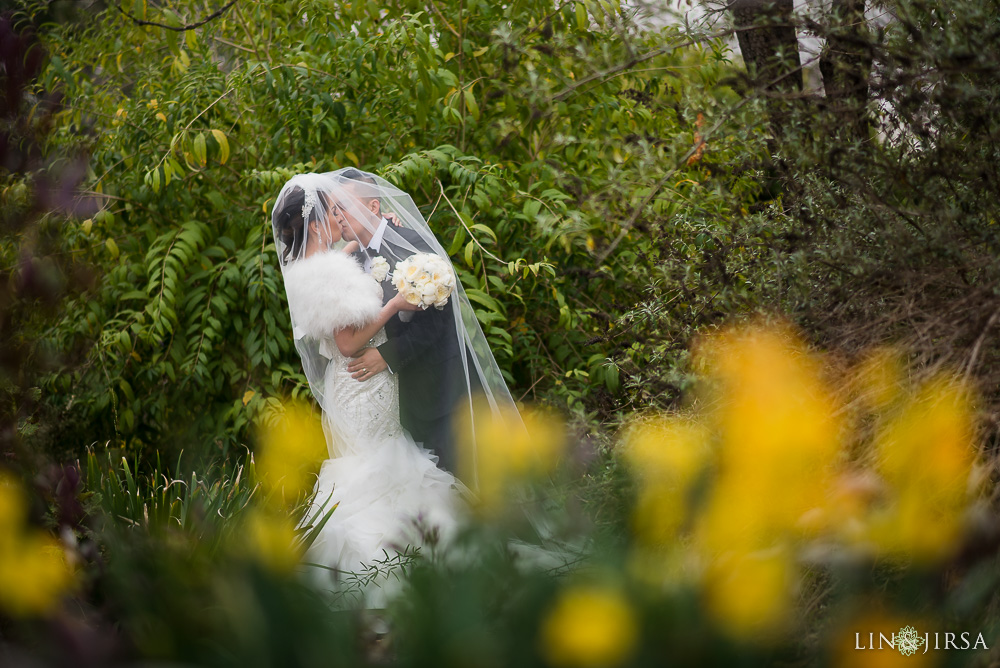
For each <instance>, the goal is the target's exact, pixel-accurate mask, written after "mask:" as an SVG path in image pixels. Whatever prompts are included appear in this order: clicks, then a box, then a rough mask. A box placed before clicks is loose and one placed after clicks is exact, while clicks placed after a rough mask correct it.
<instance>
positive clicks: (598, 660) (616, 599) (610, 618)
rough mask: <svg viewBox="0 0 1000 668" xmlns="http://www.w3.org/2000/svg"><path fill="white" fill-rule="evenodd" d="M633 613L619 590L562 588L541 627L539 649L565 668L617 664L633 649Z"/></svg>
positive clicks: (635, 628) (635, 636)
mask: <svg viewBox="0 0 1000 668" xmlns="http://www.w3.org/2000/svg"><path fill="white" fill-rule="evenodd" d="M638 635H639V630H638V622H637V620H636V616H635V614H634V612H633V611H632V608H631V606H629V604H628V601H626V600H625V597H624V596H623V595H622V593H621V592H620V591H618V590H617V589H614V588H611V587H604V586H576V587H572V588H570V589H567V590H565V591H563V592H562V593H561V594H560V595H559V597H558V598H557V600H556V602H555V605H554V606H553V608H552V609H551V610H550V611H549V614H548V616H547V617H546V618H545V620H544V621H543V623H542V628H541V636H540V640H541V652H542V656H543V657H544V658H545V660H546V661H548V663H550V664H551V665H553V666H560V667H565V668H575V667H579V668H605V667H610V666H617V665H620V664H621V663H622V662H624V661H625V660H626V659H628V658H629V656H631V654H632V652H633V651H634V650H635V645H636V641H637V640H638Z"/></svg>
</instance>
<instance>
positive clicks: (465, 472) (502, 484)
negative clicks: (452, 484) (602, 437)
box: [459, 405, 566, 514]
mask: <svg viewBox="0 0 1000 668" xmlns="http://www.w3.org/2000/svg"><path fill="white" fill-rule="evenodd" d="M475 414H476V416H477V418H479V419H477V420H476V423H475V433H474V441H473V439H472V438H470V437H468V436H467V437H464V438H463V439H462V442H461V450H460V453H459V454H460V459H459V467H460V469H459V470H460V471H461V472H462V476H461V477H462V479H463V480H465V481H468V482H469V483H470V484H471V485H473V486H474V487H475V491H476V493H477V495H478V497H479V498H478V507H479V509H480V510H481V511H482V512H485V513H487V514H493V513H496V512H498V511H500V510H502V509H503V508H504V507H505V506H506V502H507V500H508V498H509V492H510V491H511V488H512V487H513V486H515V485H516V484H517V483H519V482H524V481H528V480H532V479H535V478H537V477H539V476H543V475H545V474H547V473H549V472H551V471H552V470H553V469H554V468H555V467H556V465H557V464H558V462H559V457H560V455H561V454H562V449H563V445H564V443H565V439H566V435H565V427H564V425H563V423H562V421H561V420H560V419H559V418H558V417H556V416H554V415H551V414H549V413H546V412H544V411H538V410H526V411H523V412H522V413H521V416H520V418H518V416H517V415H516V414H514V413H509V412H505V411H502V410H501V411H499V412H496V413H494V412H493V411H490V410H489V408H488V407H486V406H484V405H477V407H476V411H475ZM481 416H491V417H490V418H488V419H482V418H481ZM522 420H523V422H522ZM460 422H461V423H463V424H460V425H459V433H460V434H472V432H473V430H472V429H469V428H468V417H467V416H462V417H461V418H460ZM522 424H523V426H522ZM473 481H475V482H473ZM477 483H478V484H477Z"/></svg>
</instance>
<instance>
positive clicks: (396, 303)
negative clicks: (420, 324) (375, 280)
mask: <svg viewBox="0 0 1000 668" xmlns="http://www.w3.org/2000/svg"><path fill="white" fill-rule="evenodd" d="M391 303H392V306H393V308H395V309H396V310H397V311H422V310H423V309H422V308H420V306H418V305H417V304H411V303H410V302H408V301H406V299H405V298H404V297H403V295H401V294H399V293H398V292H397V293H396V296H395V297H393V298H392V302H391Z"/></svg>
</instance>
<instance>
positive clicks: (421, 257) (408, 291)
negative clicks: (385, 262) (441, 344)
mask: <svg viewBox="0 0 1000 668" xmlns="http://www.w3.org/2000/svg"><path fill="white" fill-rule="evenodd" d="M392 282H393V285H395V286H396V289H397V290H399V293H400V294H401V295H403V298H404V299H405V300H406V301H407V303H409V304H413V305H414V306H419V307H420V308H427V307H428V306H434V307H436V308H437V309H438V310H441V309H443V308H444V307H445V305H447V303H448V298H449V297H451V293H452V291H453V290H454V289H455V274H454V273H452V271H451V267H450V266H449V265H448V262H446V261H445V260H444V259H443V258H441V257H440V256H438V255H434V254H432V253H416V254H414V255H411V256H410V257H408V258H406V259H405V260H403V261H402V262H400V263H399V264H397V265H396V271H394V272H393V274H392Z"/></svg>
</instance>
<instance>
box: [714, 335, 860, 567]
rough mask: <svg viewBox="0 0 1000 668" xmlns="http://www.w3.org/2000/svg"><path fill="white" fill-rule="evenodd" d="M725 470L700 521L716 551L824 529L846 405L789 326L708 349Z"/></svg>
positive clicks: (719, 340) (719, 341)
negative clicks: (839, 403)
mask: <svg viewBox="0 0 1000 668" xmlns="http://www.w3.org/2000/svg"><path fill="white" fill-rule="evenodd" d="M702 357H703V359H704V360H705V362H706V367H707V370H708V374H709V378H710V382H711V387H712V388H713V390H714V392H713V393H712V394H710V395H709V403H710V405H711V407H712V409H711V413H710V419H711V423H712V425H713V427H714V430H715V431H716V433H718V434H719V456H718V460H719V467H718V469H719V470H718V477H717V479H716V483H715V486H714V491H713V494H712V496H711V497H710V499H709V502H708V507H707V509H706V512H705V516H704V518H703V522H702V523H701V528H702V532H701V540H702V544H703V546H704V547H705V548H706V549H707V550H708V551H709V553H719V552H722V551H725V550H728V549H731V548H732V546H733V543H734V541H737V542H738V543H740V544H744V545H745V547H746V548H747V549H749V550H755V549H759V548H764V547H768V546H769V545H770V544H772V541H773V540H774V539H775V538H781V537H782V536H784V535H788V534H803V533H810V532H812V531H815V530H816V529H818V528H819V527H818V526H817V521H818V520H819V519H820V518H822V517H824V516H825V514H826V513H825V511H824V509H825V506H826V504H827V503H828V500H829V496H830V495H829V492H830V488H831V484H832V480H833V477H834V474H835V469H836V466H837V463H838V460H839V459H838V458H839V451H840V437H841V430H842V426H841V425H840V423H839V421H838V420H837V418H836V412H837V405H836V403H835V402H834V399H833V396H832V394H831V393H830V391H829V390H828V389H827V388H826V387H825V386H824V384H823V382H822V381H821V374H820V368H819V364H818V363H817V362H816V360H815V359H814V358H813V357H812V356H811V355H809V354H808V352H807V351H806V350H805V347H804V346H803V345H802V344H801V343H800V342H799V341H798V340H797V339H796V338H795V337H794V336H793V335H792V334H791V333H790V332H788V331H785V330H782V329H765V328H759V327H752V328H747V329H740V330H728V331H726V332H725V333H723V334H722V335H720V336H718V337H715V338H713V339H712V340H710V341H709V342H708V344H707V345H706V346H705V347H704V349H703V352H702Z"/></svg>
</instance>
